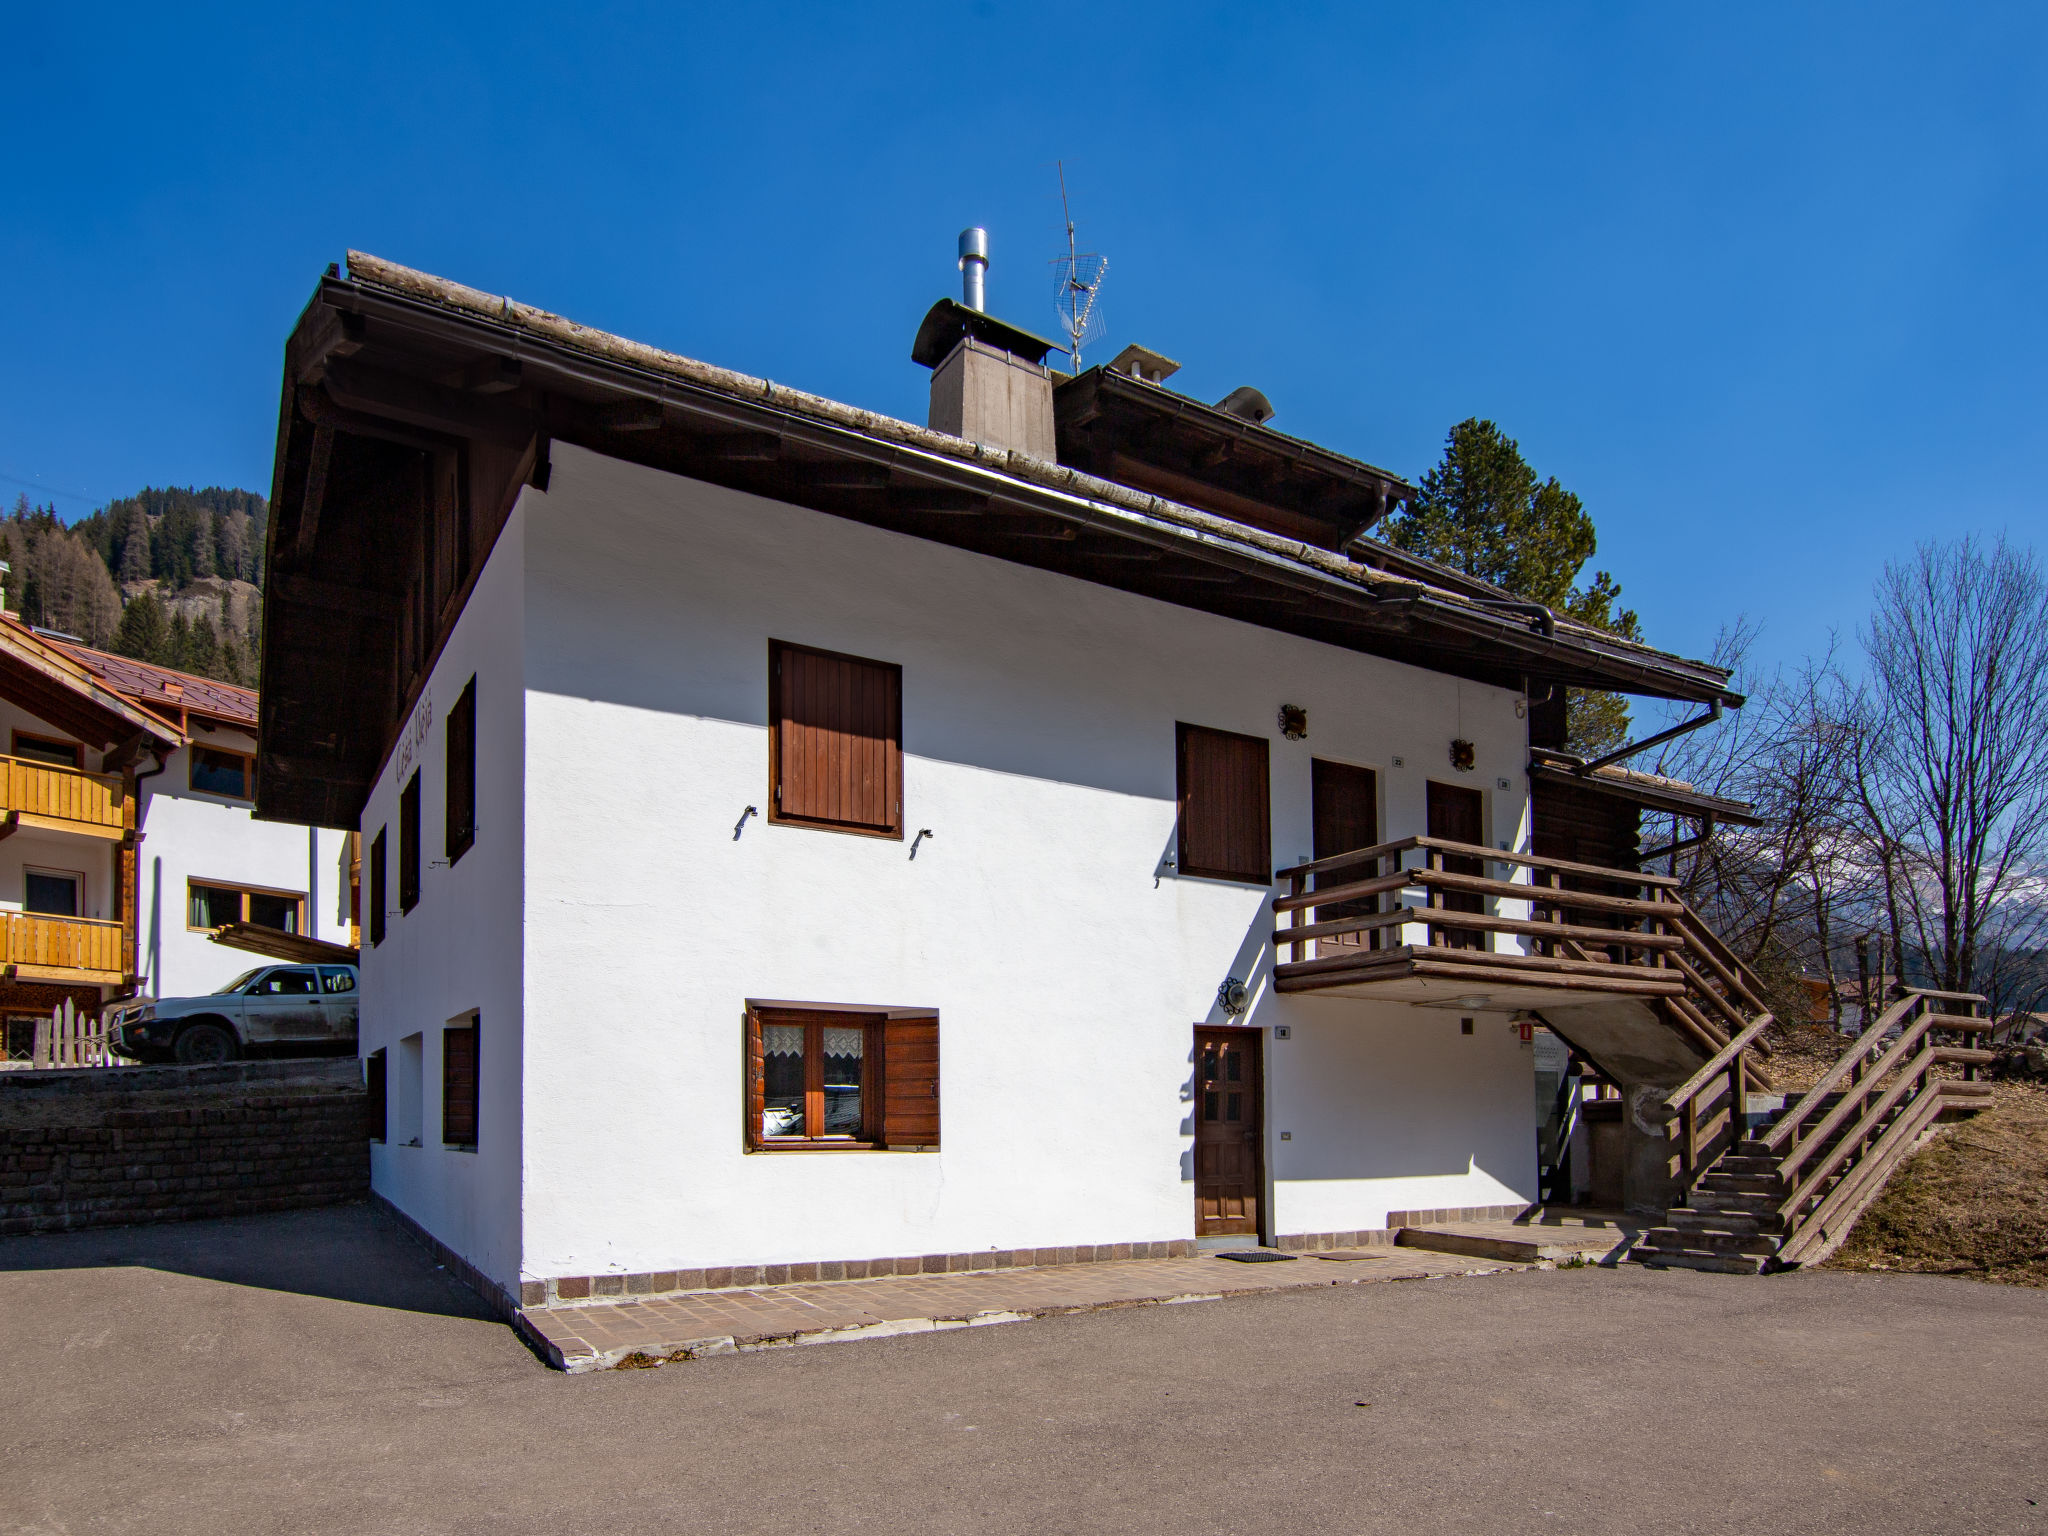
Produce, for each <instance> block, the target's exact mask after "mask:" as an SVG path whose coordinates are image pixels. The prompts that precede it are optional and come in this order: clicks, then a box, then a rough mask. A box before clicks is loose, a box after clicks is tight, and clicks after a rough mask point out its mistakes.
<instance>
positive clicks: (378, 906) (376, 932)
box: [370, 827, 387, 949]
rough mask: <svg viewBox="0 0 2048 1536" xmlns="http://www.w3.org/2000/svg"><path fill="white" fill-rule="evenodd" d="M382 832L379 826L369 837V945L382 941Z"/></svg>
mask: <svg viewBox="0 0 2048 1536" xmlns="http://www.w3.org/2000/svg"><path fill="white" fill-rule="evenodd" d="M384 832H385V828H383V827H379V828H378V829H377V835H376V836H375V837H373V838H371V839H370V947H371V948H373V949H374V948H375V947H376V946H377V945H379V944H382V943H383V942H384V912H385V908H386V906H387V901H386V893H385V889H384Z"/></svg>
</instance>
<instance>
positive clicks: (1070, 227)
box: [1052, 160, 1109, 374]
mask: <svg viewBox="0 0 2048 1536" xmlns="http://www.w3.org/2000/svg"><path fill="white" fill-rule="evenodd" d="M1053 164H1054V165H1055V166H1057V167H1058V169H1059V175H1060V214H1061V216H1062V217H1063V218H1065V219H1066V221H1067V254H1066V255H1064V256H1055V257H1054V258H1053V263H1052V272H1053V308H1054V309H1056V310H1057V311H1059V317H1060V329H1061V330H1063V331H1065V332H1066V334H1067V342H1068V346H1067V351H1068V353H1069V354H1070V355H1071V356H1072V358H1073V360H1074V372H1075V373H1077V374H1078V373H1079V372H1080V371H1081V348H1082V346H1083V345H1084V344H1086V343H1087V342H1091V341H1093V340H1095V338H1096V337H1098V336H1100V335H1101V334H1102V312H1101V311H1100V310H1099V309H1097V308H1096V307H1095V301H1096V299H1098V298H1099V297H1100V296H1101V294H1102V280H1103V278H1104V277H1106V276H1107V275H1108V274H1109V258H1108V257H1107V256H1101V255H1097V254H1096V253H1095V252H1093V251H1077V250H1075V249H1074V215H1073V211H1072V210H1071V209H1070V208H1069V207H1068V206H1067V167H1066V163H1065V162H1064V161H1059V160H1056V161H1054V162H1053Z"/></svg>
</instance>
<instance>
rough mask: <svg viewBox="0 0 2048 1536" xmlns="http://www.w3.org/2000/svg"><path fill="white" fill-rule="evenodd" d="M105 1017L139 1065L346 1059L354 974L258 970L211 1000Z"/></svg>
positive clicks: (352, 1037) (121, 1005) (138, 1001)
mask: <svg viewBox="0 0 2048 1536" xmlns="http://www.w3.org/2000/svg"><path fill="white" fill-rule="evenodd" d="M102 1016H103V1017H104V1018H105V1019H106V1020H107V1022H108V1023H109V1024H110V1025H111V1026H112V1031H113V1044H114V1049H115V1050H116V1051H117V1052H119V1053H120V1054H121V1055H123V1056H127V1057H131V1058H132V1059H134V1060H136V1061H177V1062H184V1063H187V1064H194V1063H200V1062H210V1061H232V1060H234V1058H235V1057H237V1056H241V1055H245V1054H246V1055H264V1056H287V1055H289V1056H349V1055H354V1054H355V1049H356V968H355V967H354V966H352V965H259V966H258V967H257V968H256V969H255V970H253V971H249V972H246V973H244V974H243V975H241V976H238V977H236V978H235V979H234V980H233V981H231V982H229V983H228V985H227V986H225V987H223V988H222V989H221V990H220V991H218V992H216V993H214V994H212V995H211V996H209V997H157V998H150V997H133V998H128V999H126V1000H125V1001H122V1002H118V1003H111V1004H109V1005H108V1006H107V1007H106V1008H105V1009H104V1010H103V1011H102Z"/></svg>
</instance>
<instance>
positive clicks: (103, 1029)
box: [29, 997, 130, 1068]
mask: <svg viewBox="0 0 2048 1536" xmlns="http://www.w3.org/2000/svg"><path fill="white" fill-rule="evenodd" d="M29 1065H30V1066H32V1067H37V1068H42V1067H124V1066H128V1065H130V1063H129V1062H128V1060H127V1059H126V1058H125V1057H121V1056H116V1055H115V1054H114V1042H113V1031H112V1030H111V1029H110V1028H109V1027H108V1026H106V1025H104V1024H102V1023H101V1022H100V1021H99V1019H98V1018H97V1017H96V1016H95V1015H93V1014H89V1013H80V1012H79V1011H78V1010H77V1008H76V1007H74V1006H73V1005H72V1002H71V999H70V998H68V997H67V998H65V999H64V1001H63V1002H62V1003H60V1004H58V1006H57V1007H56V1008H54V1009H53V1010H51V1013H50V1016H49V1017H48V1018H47V1019H37V1020H36V1039H35V1047H34V1049H33V1051H32V1053H31V1055H30V1057H29Z"/></svg>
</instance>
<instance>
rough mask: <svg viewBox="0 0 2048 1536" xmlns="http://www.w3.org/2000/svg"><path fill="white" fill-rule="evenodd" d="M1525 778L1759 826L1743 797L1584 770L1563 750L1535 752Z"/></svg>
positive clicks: (1666, 809) (1649, 777)
mask: <svg viewBox="0 0 2048 1536" xmlns="http://www.w3.org/2000/svg"><path fill="white" fill-rule="evenodd" d="M1529 777H1530V778H1531V779H1532V780H1534V781H1535V782H1536V783H1538V784H1569V785H1573V786H1575V787H1577V788H1579V789H1584V790H1589V791H1591V792H1592V793H1594V794H1600V795H1608V796H1611V797H1613V798H1614V799H1616V800H1626V801H1628V802H1629V803H1630V804H1631V805H1637V806H1640V807H1641V808H1642V809H1644V810H1646V811H1662V812H1663V813H1664V814H1665V815H1667V816H1669V815H1678V816H1689V817H1707V818H1710V819H1711V820H1713V821H1716V822H1720V823H1723V824H1725V825H1728V826H1735V827H1760V826H1762V825H1763V821H1762V820H1761V818H1759V817H1758V816H1757V814H1756V807H1755V806H1753V805H1751V804H1749V803H1748V802H1747V801H1745V800H1728V799H1724V798H1723V797H1722V796H1720V795H1709V794H1706V793H1704V792H1703V791H1701V790H1697V789H1694V788H1693V787H1692V786H1691V785H1690V784H1681V783H1679V782H1677V781H1676V780H1673V779H1661V778H1658V777H1657V776H1656V775H1654V774H1647V773H1632V772H1630V771H1628V770H1627V769H1615V768H1598V769H1595V770H1593V771H1592V772H1590V773H1588V772H1585V771H1583V770H1581V769H1579V768H1577V767H1575V766H1574V765H1573V764H1572V761H1571V759H1570V758H1569V757H1568V756H1567V755H1566V754H1563V753H1549V752H1539V753H1537V754H1536V755H1535V756H1534V757H1532V758H1531V760H1530V763H1529Z"/></svg>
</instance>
